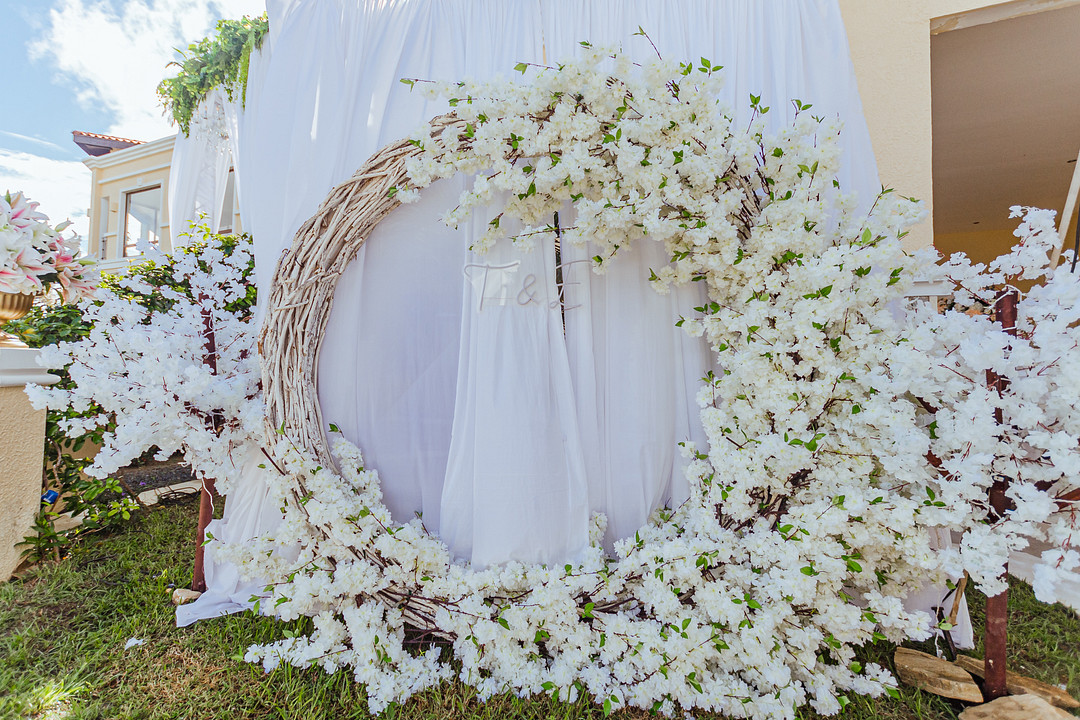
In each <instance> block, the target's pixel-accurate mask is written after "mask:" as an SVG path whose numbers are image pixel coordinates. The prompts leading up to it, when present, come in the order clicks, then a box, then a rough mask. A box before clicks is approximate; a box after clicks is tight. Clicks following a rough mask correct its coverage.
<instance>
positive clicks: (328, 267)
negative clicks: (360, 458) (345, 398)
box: [259, 113, 465, 467]
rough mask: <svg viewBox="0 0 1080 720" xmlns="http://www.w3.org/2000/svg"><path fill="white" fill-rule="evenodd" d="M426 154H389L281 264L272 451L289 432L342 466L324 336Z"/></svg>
mask: <svg viewBox="0 0 1080 720" xmlns="http://www.w3.org/2000/svg"><path fill="white" fill-rule="evenodd" d="M430 125H431V127H432V130H433V132H436V133H442V132H447V131H450V132H456V131H458V130H463V129H464V127H465V123H464V122H463V121H461V120H459V119H458V118H457V117H456V116H455V115H454V114H453V113H449V114H446V115H440V116H439V117H436V118H435V119H433V120H432V121H431V123H430ZM420 152H422V151H421V150H420V148H419V147H418V146H417V145H416V144H415V143H411V142H410V141H409V140H407V139H406V140H399V141H397V142H395V143H393V144H391V145H387V146H386V147H384V148H382V149H381V150H379V151H378V152H376V153H375V154H374V155H372V156H371V157H370V158H368V160H367V162H365V163H364V164H363V165H362V166H361V167H360V169H359V170H357V171H356V172H355V173H354V174H353V176H352V177H351V178H349V179H348V180H346V181H345V182H343V183H341V184H340V185H338V186H337V187H335V188H334V189H333V190H331V191H330V194H329V195H328V196H327V197H326V199H325V200H323V202H322V204H321V205H320V206H319V209H318V210H317V211H316V213H315V215H314V216H312V217H311V218H310V219H309V220H308V221H307V222H305V223H304V224H303V225H302V226H301V227H300V230H298V231H297V233H296V236H295V237H294V238H293V242H292V247H290V248H289V249H288V250H287V251H286V252H285V253H284V254H283V255H282V256H281V258H280V259H279V260H278V264H277V268H276V269H275V270H274V277H273V280H272V282H271V286H270V299H269V301H268V302H267V305H266V319H265V320H264V323H263V329H262V334H261V336H260V338H259V354H260V355H261V357H262V378H263V392H264V395H265V402H266V433H267V439H268V441H269V443H270V445H271V446H273V445H274V444H276V442H277V437H276V436H277V435H279V434H281V433H282V432H284V433H285V434H287V435H288V436H289V437H290V438H291V439H292V440H293V441H294V442H297V443H299V445H300V449H301V450H304V451H307V452H308V453H310V454H311V455H313V456H314V457H316V458H318V459H319V461H320V462H322V463H325V464H326V465H327V466H328V467H334V466H335V463H334V460H333V457H332V455H331V452H330V446H329V444H328V443H327V439H326V435H325V433H324V432H323V417H322V411H321V409H320V407H319V394H318V383H317V376H318V367H319V351H320V349H321V347H322V340H323V333H324V332H325V330H326V323H327V321H328V320H329V318H330V311H331V309H332V308H333V306H334V292H335V290H336V289H337V283H338V278H339V277H341V274H342V273H343V272H345V268H346V267H347V266H348V265H349V263H350V262H352V260H353V258H355V257H356V254H357V253H358V252H359V251H360V248H361V247H362V246H363V245H364V243H365V242H367V239H368V237H370V236H371V232H372V231H373V230H374V229H375V227H376V226H377V225H378V224H379V222H381V221H382V219H383V218H385V217H386V216H387V215H389V214H390V213H391V212H392V211H393V210H394V209H395V208H396V207H397V206H398V205H400V204H401V203H400V201H398V200H397V199H396V197H395V195H396V194H395V193H394V192H393V191H392V189H393V188H396V187H398V186H402V185H404V184H405V182H406V179H407V174H406V170H405V166H406V163H407V161H408V160H409V158H410V157H412V156H413V155H418V154H420Z"/></svg>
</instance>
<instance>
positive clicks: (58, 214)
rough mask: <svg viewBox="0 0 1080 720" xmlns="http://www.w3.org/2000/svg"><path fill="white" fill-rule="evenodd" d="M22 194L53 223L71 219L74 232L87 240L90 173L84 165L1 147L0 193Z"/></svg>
mask: <svg viewBox="0 0 1080 720" xmlns="http://www.w3.org/2000/svg"><path fill="white" fill-rule="evenodd" d="M6 191H10V192H19V191H22V192H23V193H25V194H26V197H28V198H29V199H31V200H35V201H37V202H39V203H41V207H39V208H38V210H40V211H41V212H43V213H45V214H46V215H48V216H49V220H50V221H51V222H52V223H53V224H56V223H59V222H62V221H64V220H71V221H72V222H73V223H74V226H73V228H72V229H74V230H75V231H76V232H78V233H79V235H81V236H82V237H83V238H84V241H85V238H86V237H87V230H88V229H89V226H88V222H89V219H88V218H87V216H86V211H87V206H88V205H89V204H90V170H89V169H88V168H87V167H86V166H85V165H83V164H82V163H81V162H76V161H70V160H51V159H49V158H46V157H41V156H40V155H32V154H30V153H24V152H14V151H12V150H5V149H3V148H0V192H6Z"/></svg>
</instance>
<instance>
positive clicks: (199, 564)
mask: <svg viewBox="0 0 1080 720" xmlns="http://www.w3.org/2000/svg"><path fill="white" fill-rule="evenodd" d="M207 300H208V298H207V297H206V296H205V295H200V296H199V304H200V305H202V320H203V334H204V335H205V337H206V343H205V344H204V348H205V349H206V352H205V354H204V355H203V365H206V366H207V367H208V368H210V372H211V373H213V374H215V375H216V374H217V339H216V338H215V337H214V319H213V314H212V313H211V311H210V308H209V307H207V305H206V302H207ZM207 424H208V425H209V426H210V427H211V428H212V429H213V430H214V431H215V432H218V433H220V432H221V424H222V419H221V417H220V415H218V414H217V413H213V414H212V415H211V416H210V418H209V419H208V420H207ZM216 494H217V489H216V488H215V487H214V479H213V478H203V483H202V491H201V492H200V493H199V527H198V530H197V531H196V533H195V567H194V568H193V570H192V578H191V589H192V590H195V591H197V592H206V574H205V569H204V568H205V561H206V552H205V548H204V543H205V542H206V526H207V525H209V524H210V520H212V519H213V517H214V503H213V495H216Z"/></svg>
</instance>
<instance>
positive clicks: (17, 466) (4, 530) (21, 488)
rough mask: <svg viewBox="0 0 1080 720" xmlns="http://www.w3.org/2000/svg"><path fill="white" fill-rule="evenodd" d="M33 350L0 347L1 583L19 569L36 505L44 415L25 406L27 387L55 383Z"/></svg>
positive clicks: (6, 344)
mask: <svg viewBox="0 0 1080 720" xmlns="http://www.w3.org/2000/svg"><path fill="white" fill-rule="evenodd" d="M37 357H38V351H37V350H31V349H30V348H27V347H26V346H25V345H23V346H21V347H20V346H19V344H16V343H12V342H11V341H8V342H4V343H0V582H5V581H7V579H8V578H10V577H11V574H12V572H14V570H15V568H16V567H18V565H19V555H20V554H21V552H22V548H20V547H16V544H17V543H20V542H22V540H23V538H24V537H26V536H27V535H29V534H30V531H31V528H32V527H33V524H34V518H35V517H36V515H37V512H38V510H39V509H40V507H41V472H42V455H43V446H44V444H45V411H44V410H35V409H34V408H33V407H31V406H30V400H29V399H28V398H27V397H26V392H25V390H24V388H25V387H26V385H27V384H29V383H37V384H39V385H50V384H52V383H54V382H56V381H57V379H58V378H57V377H56V376H55V375H50V374H48V373H46V372H45V371H44V370H42V369H41V368H39V367H38V366H37V362H36V360H37Z"/></svg>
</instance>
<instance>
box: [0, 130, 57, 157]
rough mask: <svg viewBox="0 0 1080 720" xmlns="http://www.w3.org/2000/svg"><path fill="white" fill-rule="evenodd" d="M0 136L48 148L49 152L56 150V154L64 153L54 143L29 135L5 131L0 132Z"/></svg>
mask: <svg viewBox="0 0 1080 720" xmlns="http://www.w3.org/2000/svg"><path fill="white" fill-rule="evenodd" d="M0 135H4V136H6V137H10V138H15V139H16V140H22V141H23V142H28V143H32V144H34V145H40V146H41V147H46V148H49V149H50V150H56V151H57V152H65V150H64V148H62V147H60V146H59V145H57V144H56V143H54V142H49V141H48V140H42V139H41V138H39V137H31V136H29V135H21V134H19V133H17V132H9V131H7V130H0Z"/></svg>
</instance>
